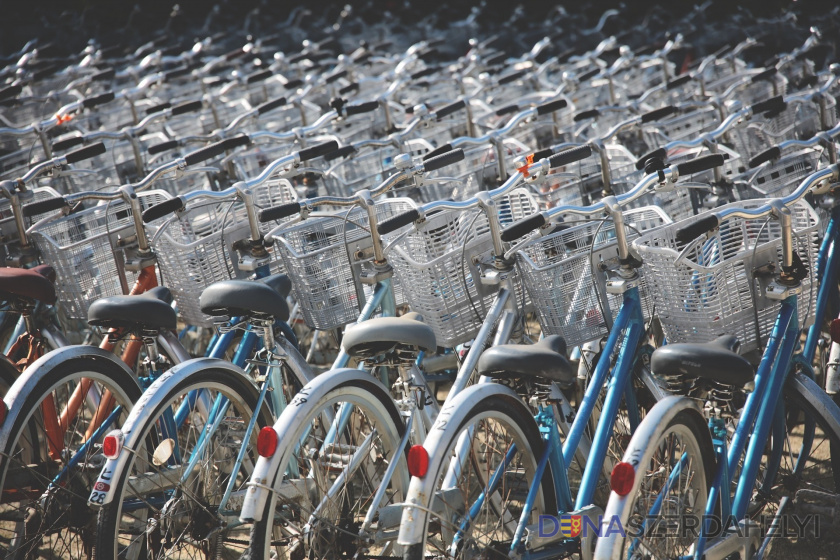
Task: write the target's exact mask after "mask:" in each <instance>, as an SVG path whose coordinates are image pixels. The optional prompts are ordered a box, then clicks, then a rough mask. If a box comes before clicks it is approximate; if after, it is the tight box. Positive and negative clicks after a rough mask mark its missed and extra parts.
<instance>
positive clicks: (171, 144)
mask: <svg viewBox="0 0 840 560" xmlns="http://www.w3.org/2000/svg"><path fill="white" fill-rule="evenodd" d="M177 147H178V141H177V140H169V141H167V142H163V143H161V144H155V145H154V146H149V149H148V150H146V151H148V152H149V153H150V154H151V155H155V154H159V153H161V152H167V151H169V150H174V149H175V148H177Z"/></svg>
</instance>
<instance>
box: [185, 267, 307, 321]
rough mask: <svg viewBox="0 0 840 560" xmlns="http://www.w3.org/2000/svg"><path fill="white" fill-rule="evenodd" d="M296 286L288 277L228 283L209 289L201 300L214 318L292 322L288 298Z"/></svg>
mask: <svg viewBox="0 0 840 560" xmlns="http://www.w3.org/2000/svg"><path fill="white" fill-rule="evenodd" d="M291 287H292V284H291V282H290V281H289V278H288V277H287V276H286V275H285V274H275V275H273V276H269V277H267V278H263V279H262V280H259V281H256V282H253V281H250V280H225V281H224V282H216V283H215V284H212V285H210V286H208V287H207V288H206V289H205V290H204V291H203V292H201V296H200V297H199V298H198V304H199V306H200V307H201V312H202V313H205V314H207V315H212V316H214V317H219V316H230V317H237V316H252V317H273V318H274V319H279V320H280V321H287V320H288V319H289V305H288V304H287V303H286V297H287V296H288V295H289V290H291Z"/></svg>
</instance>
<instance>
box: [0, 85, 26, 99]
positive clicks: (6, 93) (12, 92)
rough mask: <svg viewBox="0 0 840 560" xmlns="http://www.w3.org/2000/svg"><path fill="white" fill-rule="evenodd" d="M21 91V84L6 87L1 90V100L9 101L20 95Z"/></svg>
mask: <svg viewBox="0 0 840 560" xmlns="http://www.w3.org/2000/svg"><path fill="white" fill-rule="evenodd" d="M21 91H23V86H22V85H21V84H15V85H11V86H8V87H4V88H3V89H0V99H9V98H11V97H14V96H16V95H18V94H19V93H20V92H21Z"/></svg>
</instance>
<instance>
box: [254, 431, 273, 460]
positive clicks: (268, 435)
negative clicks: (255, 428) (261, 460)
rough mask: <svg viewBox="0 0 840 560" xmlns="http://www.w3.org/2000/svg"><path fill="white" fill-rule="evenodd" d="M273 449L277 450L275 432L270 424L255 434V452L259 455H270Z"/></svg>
mask: <svg viewBox="0 0 840 560" xmlns="http://www.w3.org/2000/svg"><path fill="white" fill-rule="evenodd" d="M275 451H277V432H275V431H274V428H272V427H271V426H266V427H265V428H263V429H262V430H260V434H259V435H258V436H257V453H259V454H260V457H271V456H272V455H274V452H275Z"/></svg>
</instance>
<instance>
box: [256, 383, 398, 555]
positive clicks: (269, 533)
mask: <svg viewBox="0 0 840 560" xmlns="http://www.w3.org/2000/svg"><path fill="white" fill-rule="evenodd" d="M341 377H342V376H341V375H335V376H334V378H335V379H336V381H337V383H335V385H334V386H332V387H331V388H329V389H328V390H326V391H324V392H323V393H322V392H319V394H320V395H321V396H320V397H319V398H317V400H312V399H311V398H310V400H306V399H301V398H300V397H298V398H296V399H295V401H293V402H292V403H291V405H290V406H289V407H288V408H286V410H285V411H284V412H283V414H282V415H281V417H280V418H279V419H278V422H277V423H276V424H275V425H276V426H280V425H288V424H286V422H290V423H292V424H293V425H295V426H298V429H296V430H292V431H288V432H285V433H282V434H280V435H279V437H278V443H277V449H278V451H277V452H278V453H284V455H283V456H282V458H281V459H280V461H279V465H280V468H279V469H278V471H277V472H278V476H275V480H274V483H273V484H272V486H273V487H274V488H275V489H276V490H278V491H275V492H272V493H271V498H270V499H269V500H268V501H267V503H266V505H265V508H264V510H263V513H262V516H261V518H260V520H259V521H256V522H254V525H253V529H252V531H251V544H250V546H249V550H248V555H247V556H246V558H252V559H257V558H259V559H262V558H268V557H270V555H271V551H272V549H275V548H281V547H283V548H286V552H287V553H288V551H289V550H296V551H297V552H296V553H297V554H303V556H302V557H306V558H309V557H314V558H318V557H322V556H329V554H330V552H335V551H336V550H337V549H339V548H342V549H344V550H343V551H342V550H339V551H338V552H337V553H339V552H347V551H348V549H353V550H358V549H359V548H360V547H362V546H366V545H367V546H373V545H369V544H367V543H363V542H361V538H360V537H359V534H358V531H359V529H360V528H361V525H362V524H361V523H360V521H361V522H363V520H364V518H365V515H366V514H367V512H368V510H367V509H363V506H365V505H366V504H367V503H369V501H371V500H372V498H373V494H374V493H375V492H376V491H377V489H378V488H379V485H380V484H382V479H381V478H380V479H378V480H379V483H376V481H374V480H372V478H373V476H375V475H377V474H379V475H383V474H384V469H385V465H386V464H389V463H390V461H387V463H386V462H385V461H382V462H381V463H380V465H378V466H377V465H375V462H376V461H377V460H379V459H383V458H385V457H390V458H393V457H394V454H397V458H398V460H400V459H401V458H402V457H404V456H405V453H406V451H407V450H405V449H399V442H400V440H401V439H402V437H403V435H404V434H405V425H404V423H403V420H402V417H401V415H400V412H399V409H398V408H397V406H396V403H394V401H393V399H392V397H391V396H390V394H389V393H388V391H387V389H386V388H385V387H384V386H383V385H382V384H380V383H378V382H376V381H375V380H374V379H373V378H371V379H369V380H368V379H346V380H342V379H341ZM308 393H309V392H308V391H307V390H306V388H304V390H303V391H302V392H301V395H302V394H308ZM301 401H303V402H301ZM340 403H351V404H353V407H354V412H355V411H357V410H360V411H362V412H363V414H364V419H366V420H367V421H368V426H369V427H370V428H375V429H376V432H377V434H380V435H379V437H377V438H376V440H375V441H374V440H371V444H370V447H369V451H367V452H366V453H360V454H359V456H360V457H365V456H367V457H369V458H371V459H372V461H370V462H367V461H365V459H362V461H360V462H359V464H358V466H357V467H356V468H355V470H354V471H353V472H354V473H358V476H357V475H356V474H352V475H351V476H350V477H345V483H344V485H343V487H342V488H340V489H339V490H338V491H336V494H337V495H335V496H333V497H331V498H330V499H329V500H328V501H325V502H324V503H323V504H322V503H321V501H322V500H323V499H324V497H325V496H326V495H327V492H328V490H329V489H332V488H333V487H334V486H335V485H336V484H337V480H338V473H337V472H336V469H339V470H340V467H337V466H336V465H335V464H334V463H332V462H330V463H328V464H324V467H325V468H324V469H323V470H321V471H316V469H314V468H312V466H311V465H307V464H308V463H309V461H308V459H307V455H308V454H307V453H306V452H304V451H301V452H299V453H298V454H297V455H295V453H293V450H295V448H296V447H297V446H298V445H299V443H300V442H302V441H304V440H306V441H307V442H312V443H316V444H318V443H319V442H321V441H322V440H319V439H318V437H317V436H314V437H313V435H312V434H313V433H314V432H315V429H313V428H317V426H316V424H318V423H320V422H322V419H323V418H325V416H327V415H330V414H331V413H335V411H336V408H337V405H339V404H340ZM292 417H297V418H296V419H295V420H292ZM300 418H302V420H301V419H300ZM371 420H372V421H373V422H371ZM348 422H349V425H355V421H354V420H353V419H352V418H351V419H349V420H348ZM360 427H361V425H360ZM320 429H321V431H320V433H323V432H324V431H325V430H326V427H325V426H322V427H321V428H320ZM304 432H305V433H306V435H304ZM371 432H372V429H371V430H369V431H368V435H370V433H371ZM318 435H320V434H318ZM362 435H363V434H358V435H356V434H350V433H349V430H346V431H345V432H344V433H343V435H342V439H341V440H340V441H341V443H340V446H341V447H340V448H341V449H342V451H341V453H342V454H345V451H346V453H347V454H349V455H350V456H352V454H353V453H358V452H359V451H360V450H361V449H362V447H361V445H357V442H358V441H359V440H361V439H362ZM352 437H356V438H357V439H356V440H353V439H351V438H352ZM362 443H364V442H362ZM377 443H378V444H379V445H376V444H377ZM345 445H346V446H351V449H352V448H355V451H352V452H351V450H350V449H344V446H345ZM375 445H376V447H375ZM300 449H301V450H303V449H305V448H304V447H303V444H301V446H300ZM313 449H314V447H313ZM317 450H318V451H319V452H320V451H321V448H320V447H317ZM374 451H376V456H377V459H374V457H373V452H374ZM324 455H329V453H325V454H324ZM322 456H323V455H322ZM391 460H393V459H391ZM293 462H297V463H296V464H295V468H296V469H297V470H298V472H299V473H300V476H301V479H304V476H303V473H304V472H306V473H307V477H309V478H314V480H315V481H316V485H317V486H318V488H316V489H314V490H313V493H315V495H314V497H313V499H312V500H311V502H309V503H308V504H307V503H305V502H304V499H303V498H301V500H300V502H296V501H294V500H292V499H290V500H288V501H286V500H285V499H283V498H281V497H280V496H281V492H280V491H279V490H280V486H281V485H282V484H283V483H284V482H285V481H288V477H286V476H283V475H282V473H285V472H287V471H288V470H289V468H287V467H291V465H292V464H293ZM319 463H323V462H320V461H316V462H314V464H315V465H318V464H319ZM340 464H342V463H339V465H340ZM307 466H309V469H308V471H306V470H304V469H305V468H306V467H307ZM345 468H347V466H346V464H345ZM396 468H397V471H395V472H394V476H393V478H392V479H391V480H392V484H391V485H390V488H391V489H390V490H389V491H386V492H390V493H389V494H387V500H388V501H383V502H382V503H381V504H380V505H388V504H389V503H391V504H393V503H395V502H399V501H401V500H402V498H403V497H404V496H405V493H406V491H407V488H408V470H407V466H406V463H405V461H400V463H399V464H398V465H397V467H396ZM330 470H332V471H333V474H334V475H336V476H335V478H333V477H332V475H331V474H330V472H329V471H330ZM371 471H373V472H371ZM292 472H294V471H292ZM348 472H349V471H348ZM347 478H350V480H351V481H352V482H348V481H347ZM320 480H324V481H325V483H321V482H318V481H320ZM327 487H329V489H328V488H327ZM342 490H343V491H344V492H345V493H344V494H338V492H341V491H342ZM351 500H352V501H351ZM357 503H358V504H360V508H359V511H354V512H351V511H350V509H351V508H350V507H347V508H344V507H342V510H341V512H340V515H337V516H335V515H334V516H333V517H332V518H327V515H322V514H320V513H319V515H318V516H317V521H316V522H315V523H314V524H313V526H312V527H310V530H309V533H308V535H309V536H308V538H307V539H300V540H295V539H291V538H288V537H286V538H284V537H283V535H282V533H284V532H285V533H289V532H291V533H294V529H292V530H290V529H288V526H289V525H295V524H296V523H297V524H298V525H301V526H302V527H303V526H309V523H310V521H312V519H313V517H315V516H314V512H315V511H319V510H316V509H315V508H313V507H312V506H313V505H314V504H318V505H319V506H322V507H321V509H320V511H324V510H328V509H329V510H332V511H330V512H329V513H337V512H336V511H335V508H329V506H331V505H337V504H341V505H342V506H344V505H354V504H357ZM353 509H355V508H353ZM281 511H282V513H278V514H277V515H279V516H280V518H281V521H280V523H275V520H276V517H275V512H281ZM304 523H305V524H306V525H304ZM278 525H282V526H283V529H280V528H279V527H278ZM301 534H303V533H302V532H301ZM278 540H280V541H283V540H286V541H288V542H287V543H285V546H284V543H282V542H281V543H278V542H277V541H278ZM293 556H294V555H293ZM351 556H352V555H351ZM294 557H296V556H294Z"/></svg>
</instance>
